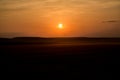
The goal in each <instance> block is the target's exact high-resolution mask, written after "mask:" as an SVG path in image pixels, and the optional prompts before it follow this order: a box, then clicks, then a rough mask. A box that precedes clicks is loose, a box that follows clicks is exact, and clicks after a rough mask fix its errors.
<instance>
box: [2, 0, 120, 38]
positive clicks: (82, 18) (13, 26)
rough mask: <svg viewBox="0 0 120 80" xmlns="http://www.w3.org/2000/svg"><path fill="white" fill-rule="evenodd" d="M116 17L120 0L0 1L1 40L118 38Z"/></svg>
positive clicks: (118, 16) (119, 10)
mask: <svg viewBox="0 0 120 80" xmlns="http://www.w3.org/2000/svg"><path fill="white" fill-rule="evenodd" d="M119 14H120V0H0V37H15V36H37V37H60V36H61V37H65V36H68V37H70V36H72V37H76V36H80V37H120V31H119V30H120V22H119V21H120V15H119ZM59 23H62V24H63V25H64V29H62V30H60V29H58V28H57V26H58V24H59Z"/></svg>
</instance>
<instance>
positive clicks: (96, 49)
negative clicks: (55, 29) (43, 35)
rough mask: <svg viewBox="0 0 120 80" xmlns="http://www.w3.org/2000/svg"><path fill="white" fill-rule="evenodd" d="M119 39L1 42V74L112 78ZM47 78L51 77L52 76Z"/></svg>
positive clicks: (119, 46)
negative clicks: (18, 73)
mask: <svg viewBox="0 0 120 80" xmlns="http://www.w3.org/2000/svg"><path fill="white" fill-rule="evenodd" d="M119 53H120V39H114V38H112V39H88V38H87V39H86V38H85V39H84V38H83V39H81V38H80V39H78V38H77V39H75V38H74V39H73V38H67V39H65V38H62V39H61V38H57V39H34V40H33V39H29V38H27V39H23V38H22V39H15V40H14V39H12V40H8V39H4V40H3V39H1V42H0V54H1V64H2V67H3V68H2V70H3V71H4V72H5V71H7V72H40V73H42V74H43V75H45V76H47V74H50V75H52V76H53V77H54V76H61V77H62V76H74V78H77V77H78V76H82V77H84V78H86V79H90V78H91V79H96V78H101V79H102V78H103V77H106V78H107V79H112V75H113V74H114V73H115V72H116V71H117V69H118V68H117V65H119V64H120V62H119V57H120V56H119ZM52 76H51V77H52Z"/></svg>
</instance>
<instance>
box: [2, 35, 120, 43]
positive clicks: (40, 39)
mask: <svg viewBox="0 0 120 80" xmlns="http://www.w3.org/2000/svg"><path fill="white" fill-rule="evenodd" d="M88 42H89V43H96V42H97V43H100V42H104V43H108V42H119V43H120V38H88V37H60V38H43V37H15V38H0V45H5V44H6V45H7V44H11V45H13V44H55V43H57V44H71V43H88Z"/></svg>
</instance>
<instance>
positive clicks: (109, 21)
mask: <svg viewBox="0 0 120 80" xmlns="http://www.w3.org/2000/svg"><path fill="white" fill-rule="evenodd" d="M116 22H118V20H107V21H103V23H116Z"/></svg>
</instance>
